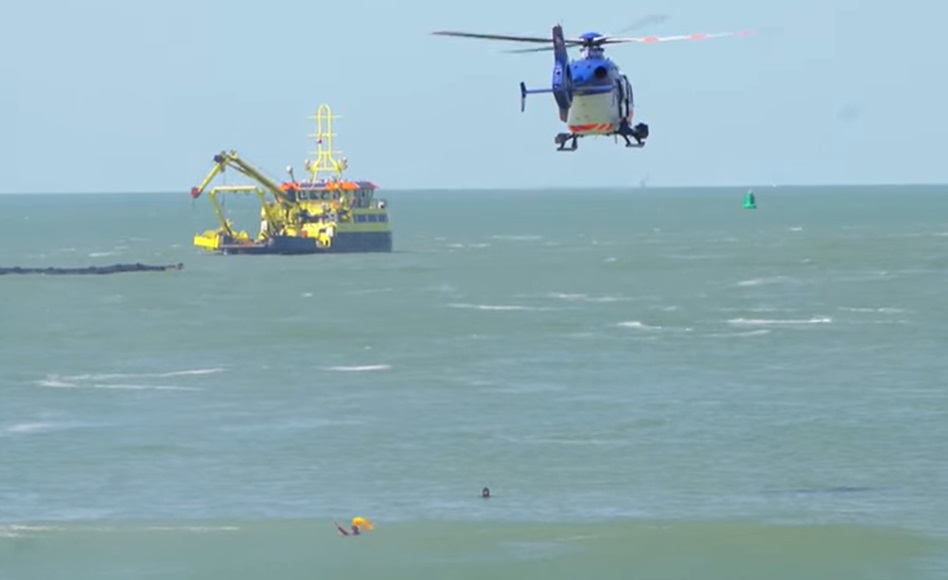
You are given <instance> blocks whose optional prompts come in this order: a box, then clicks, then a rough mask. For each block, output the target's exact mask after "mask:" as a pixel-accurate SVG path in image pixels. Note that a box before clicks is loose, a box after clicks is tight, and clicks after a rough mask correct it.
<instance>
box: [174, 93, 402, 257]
mask: <svg viewBox="0 0 948 580" xmlns="http://www.w3.org/2000/svg"><path fill="white" fill-rule="evenodd" d="M334 118H335V116H334V115H333V114H332V111H331V110H330V108H329V106H328V105H321V106H320V107H319V109H318V110H317V112H316V115H315V116H311V117H310V119H313V120H315V121H316V133H315V134H311V135H310V136H311V137H315V138H316V143H317V150H316V151H315V153H316V158H315V159H314V160H313V161H309V160H307V161H306V162H305V168H306V171H307V172H308V173H309V180H308V181H303V182H302V183H300V182H297V181H296V178H295V177H294V176H293V168H292V167H287V168H286V169H287V173H288V174H289V176H290V181H289V182H284V183H280V184H278V183H276V182H275V181H274V180H272V179H270V178H269V177H267V176H266V175H265V174H264V173H263V172H262V171H260V170H259V169H257V168H256V167H254V166H253V165H251V164H250V163H248V162H247V161H246V160H244V159H243V158H241V157H240V156H239V155H238V154H237V152H236V151H233V150H231V151H221V152H220V153H218V154H217V155H215V156H214V165H213V166H212V167H211V170H210V171H209V172H208V174H207V176H206V177H205V178H204V180H203V181H202V182H201V184H200V185H198V186H196V187H193V188H191V197H192V198H194V199H196V198H198V197H200V196H201V194H202V193H203V192H204V190H205V189H207V187H208V186H209V185H210V183H211V182H212V181H213V180H214V179H215V178H216V177H217V176H218V175H220V174H221V173H223V172H224V171H225V170H226V169H227V168H228V167H230V168H233V169H234V170H235V171H237V172H238V173H241V174H243V175H244V176H246V177H249V178H250V179H251V180H253V181H254V182H256V185H220V186H216V187H214V188H212V189H211V190H210V191H209V192H208V197H209V199H210V202H211V206H212V207H213V209H214V213H215V215H216V216H217V221H218V224H219V227H218V228H217V229H214V230H207V231H205V232H203V233H200V234H197V235H195V236H194V245H195V246H197V247H200V248H203V249H205V250H209V251H213V252H222V253H258V254H267V253H294V254H295V253H320V252H328V251H333V252H335V251H340V252H379V251H381V252H388V251H391V246H392V234H391V229H390V228H389V224H388V211H387V208H386V205H387V204H386V202H385V200H380V199H374V195H373V194H374V191H375V189H376V185H375V184H374V183H372V182H369V181H352V180H347V179H344V178H343V173H344V172H345V170H346V169H347V168H348V161H347V159H346V158H344V157H342V158H340V159H338V160H337V159H336V158H335V156H334V153H338V152H337V151H334V150H333V137H334V136H335V135H334V133H333V130H332V120H333V119H334ZM320 173H329V174H331V175H330V176H328V177H324V178H321V177H320ZM222 193H243V194H256V195H257V197H258V198H259V199H260V204H261V208H260V233H259V234H258V235H257V236H256V237H255V238H253V237H251V236H250V235H249V234H248V233H247V232H246V231H236V230H235V229H234V226H233V223H232V222H231V221H230V220H229V219H227V217H226V216H225V215H224V212H223V210H222V209H221V206H220V203H219V202H218V199H217V198H218V195H220V194H222ZM267 194H269V195H271V196H272V197H273V200H272V201H271V200H268V198H267Z"/></svg>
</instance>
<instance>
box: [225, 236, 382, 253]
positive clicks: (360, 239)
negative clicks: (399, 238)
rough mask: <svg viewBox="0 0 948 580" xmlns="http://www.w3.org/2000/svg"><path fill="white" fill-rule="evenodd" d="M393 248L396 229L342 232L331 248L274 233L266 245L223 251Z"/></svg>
mask: <svg viewBox="0 0 948 580" xmlns="http://www.w3.org/2000/svg"><path fill="white" fill-rule="evenodd" d="M391 251H392V232H390V231H388V232H338V233H337V234H336V235H335V236H333V239H332V244H331V245H330V246H329V247H328V248H320V247H319V246H317V245H316V240H315V239H314V238H301V237H296V236H274V237H272V238H271V239H270V240H268V241H267V242H266V243H262V244H256V243H255V244H222V245H221V246H220V247H219V248H218V252H219V253H222V254H254V255H261V254H281V255H299V254H354V253H378V252H391Z"/></svg>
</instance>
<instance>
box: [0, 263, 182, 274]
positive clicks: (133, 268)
mask: <svg viewBox="0 0 948 580" xmlns="http://www.w3.org/2000/svg"><path fill="white" fill-rule="evenodd" d="M183 269H184V264H182V263H178V264H169V265H159V266H151V265H148V264H142V263H141V262H136V263H134V264H112V265H110V266H86V267H83V268H57V267H54V266H48V267H46V268H23V267H21V266H13V267H12V268H6V267H2V266H0V276H2V275H6V274H46V275H54V276H55V275H69V276H76V275H83V274H86V275H90V274H97V275H102V274H122V273H125V272H169V271H172V270H183Z"/></svg>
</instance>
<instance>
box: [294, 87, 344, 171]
mask: <svg viewBox="0 0 948 580" xmlns="http://www.w3.org/2000/svg"><path fill="white" fill-rule="evenodd" d="M338 118H339V116H338V115H333V114H332V109H330V108H329V105H320V106H319V108H318V109H317V110H316V114H315V115H312V116H310V117H309V119H311V120H314V121H316V132H315V133H310V134H309V135H308V137H313V138H314V139H315V140H316V151H310V154H315V155H316V160H315V161H309V160H307V161H306V164H305V167H306V171H308V172H309V178H310V182H311V183H315V182H316V181H319V174H320V173H330V174H335V175H334V176H333V177H334V178H335V179H342V174H343V172H344V171H345V170H346V168H347V167H348V165H349V163H348V161H347V160H346V158H345V157H340V158H339V160H338V161H337V160H336V158H335V156H336V155H338V154H341V153H342V151H336V150H334V149H333V142H332V141H333V137H335V133H333V132H332V121H333V119H338Z"/></svg>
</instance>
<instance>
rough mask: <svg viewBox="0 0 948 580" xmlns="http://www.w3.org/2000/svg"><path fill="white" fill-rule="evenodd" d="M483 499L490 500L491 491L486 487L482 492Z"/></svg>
mask: <svg viewBox="0 0 948 580" xmlns="http://www.w3.org/2000/svg"><path fill="white" fill-rule="evenodd" d="M481 497H482V498H484V499H489V498H490V489H488V488H486V487H485V488H484V489H482V490H481Z"/></svg>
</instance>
